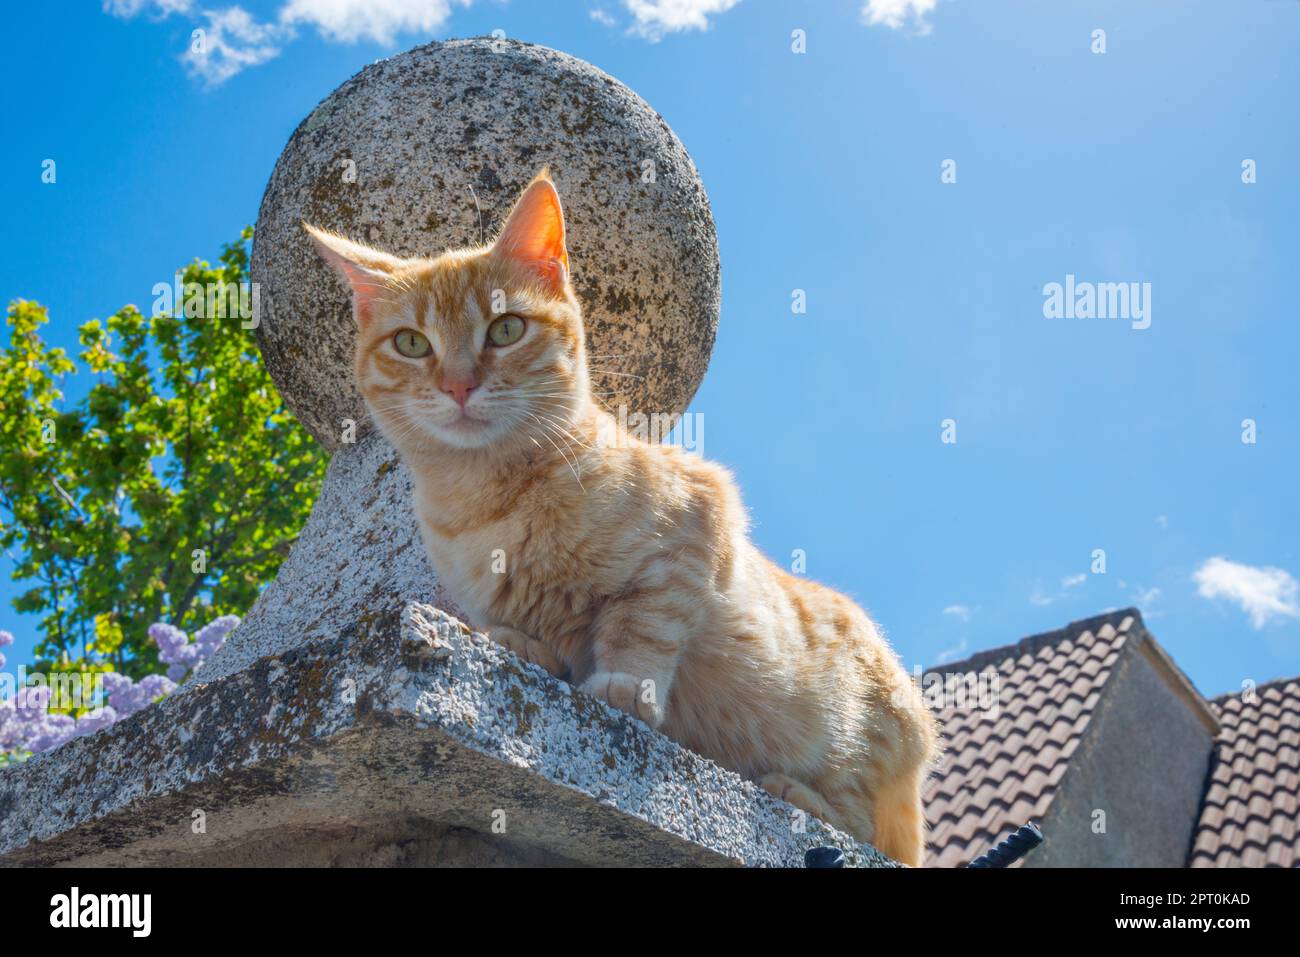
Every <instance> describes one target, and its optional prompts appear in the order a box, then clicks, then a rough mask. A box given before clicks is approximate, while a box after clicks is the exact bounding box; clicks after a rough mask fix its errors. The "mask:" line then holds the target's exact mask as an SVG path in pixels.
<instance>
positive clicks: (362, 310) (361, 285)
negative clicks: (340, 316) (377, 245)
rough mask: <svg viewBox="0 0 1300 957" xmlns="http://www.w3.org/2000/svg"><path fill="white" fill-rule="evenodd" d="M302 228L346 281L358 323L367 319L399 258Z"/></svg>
mask: <svg viewBox="0 0 1300 957" xmlns="http://www.w3.org/2000/svg"><path fill="white" fill-rule="evenodd" d="M302 228H303V229H305V230H307V235H309V236H311V238H312V241H313V242H315V244H316V251H317V252H318V253H320V255H321V258H322V259H324V260H325V261H326V262H327V263H329V264H330V266H332V267H333V269H334V271H335V272H337V273H338V274H339V275H340V276H342V277H343V278H344V279H346V280H347V281H348V285H349V286H350V287H351V289H352V312H353V315H355V316H356V320H357V323H358V324H359V325H360V324H364V323H366V322H369V321H370V317H371V315H372V314H373V311H374V304H375V301H376V300H377V299H379V298H380V297H381V296H382V295H383V292H384V290H385V289H387V288H389V286H388V282H387V280H388V277H389V276H391V275H392V274H393V273H394V272H396V271H397V269H398V268H399V267H400V266H401V265H402V260H400V259H398V258H397V257H396V256H390V255H389V254H388V253H383V252H380V251H379V250H378V249H371V248H370V247H369V246H363V245H362V244H361V243H354V242H353V241H352V240H350V239H345V238H343V237H342V236H339V235H336V234H335V233H328V232H326V231H325V230H323V229H317V228H316V227H315V226H311V225H309V224H307V223H303V224H302Z"/></svg>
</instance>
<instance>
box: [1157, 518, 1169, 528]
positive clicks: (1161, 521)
mask: <svg viewBox="0 0 1300 957" xmlns="http://www.w3.org/2000/svg"><path fill="white" fill-rule="evenodd" d="M1156 524H1157V525H1159V526H1160V527H1161V528H1168V527H1169V516H1168V515H1157V516H1156Z"/></svg>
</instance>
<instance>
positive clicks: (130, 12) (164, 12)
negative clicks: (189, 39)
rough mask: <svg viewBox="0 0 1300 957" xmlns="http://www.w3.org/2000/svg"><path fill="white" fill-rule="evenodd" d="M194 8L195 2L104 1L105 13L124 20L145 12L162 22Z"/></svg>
mask: <svg viewBox="0 0 1300 957" xmlns="http://www.w3.org/2000/svg"><path fill="white" fill-rule="evenodd" d="M192 6H193V0H104V12H105V13H108V14H111V15H112V16H115V17H121V18H122V19H124V20H130V19H131V18H132V17H134V16H136V15H137V14H139V13H141V12H142V11H144V10H148V11H149V14H150V15H151V16H154V17H157V18H158V19H160V20H162V19H166V18H167V17H169V16H171V15H172V14H173V13H189V11H190V7H192Z"/></svg>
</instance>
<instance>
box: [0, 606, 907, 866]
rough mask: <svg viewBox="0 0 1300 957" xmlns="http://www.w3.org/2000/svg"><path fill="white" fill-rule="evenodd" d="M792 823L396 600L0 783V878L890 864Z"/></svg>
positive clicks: (745, 785) (691, 761) (735, 783)
mask: <svg viewBox="0 0 1300 957" xmlns="http://www.w3.org/2000/svg"><path fill="white" fill-rule="evenodd" d="M802 820H803V816H802V814H800V813H799V812H796V811H795V810H794V809H793V808H791V807H790V806H789V805H786V804H783V803H781V802H778V801H776V800H774V799H773V798H772V797H770V796H769V795H768V794H766V793H765V792H764V791H762V790H761V789H760V788H758V787H757V786H756V785H754V784H752V783H749V782H745V781H742V780H741V779H740V778H739V777H737V776H736V775H734V774H732V773H730V772H728V771H724V770H722V769H721V768H719V767H718V766H717V765H715V764H713V763H712V762H710V761H707V760H705V759H703V758H701V757H699V756H698V755H695V754H692V753H691V752H689V751H686V750H684V749H682V748H681V747H679V746H678V745H676V744H674V743H673V742H672V741H670V740H668V739H667V738H665V737H664V736H663V735H660V734H658V733H657V732H655V731H652V730H651V729H650V728H649V727H648V726H646V725H645V724H642V723H641V722H639V721H637V720H635V719H633V718H631V717H629V716H627V715H625V714H623V713H621V712H618V711H614V710H611V709H610V708H609V707H607V706H606V705H605V704H604V703H602V702H600V701H598V700H596V699H594V698H591V697H588V696H586V695H583V694H581V693H579V692H577V691H576V690H575V689H573V688H571V687H570V686H568V685H567V684H564V683H563V682H560V681H558V680H556V679H555V678H552V677H551V676H550V675H548V674H546V673H545V672H544V671H542V670H540V669H538V668H536V667H534V666H532V665H527V664H524V663H522V662H520V661H519V660H518V659H517V658H515V657H514V656H513V655H511V654H510V653H509V652H507V651H505V650H504V649H502V648H500V647H498V646H496V645H494V644H492V643H491V642H490V641H488V640H487V639H486V638H484V637H483V636H481V635H477V634H473V633H471V632H470V630H469V629H468V628H467V627H465V626H464V625H462V624H461V623H460V622H458V621H457V620H456V619H454V618H451V617H449V616H448V615H446V614H445V613H443V612H440V611H438V610H436V609H434V608H432V607H430V606H427V605H418V604H413V605H410V606H408V607H407V608H405V609H404V610H403V611H402V612H400V613H397V614H393V613H385V614H381V615H376V616H372V617H361V618H357V619H353V621H352V623H351V624H350V625H349V626H348V627H347V628H346V629H344V630H343V631H342V632H341V633H339V634H337V635H336V636H334V637H333V638H329V639H324V638H322V639H319V640H317V641H314V642H312V643H310V644H306V645H302V646H299V647H296V648H293V649H292V650H289V651H286V652H285V653H283V654H279V655H272V656H268V657H264V658H261V659H259V660H257V661H256V662H253V663H252V664H250V665H248V666H247V667H244V668H242V669H240V670H238V671H237V672H235V673H232V674H228V675H225V676H222V677H219V678H216V679H215V680H211V679H209V680H207V681H205V682H204V683H202V684H199V685H196V686H194V687H193V688H190V689H189V690H188V691H187V693H185V694H180V695H174V696H172V697H171V698H168V699H166V700H165V701H163V702H161V703H160V704H158V705H155V706H153V707H150V708H147V709H145V710H144V711H142V712H140V713H139V714H137V715H134V716H132V717H131V718H129V719H127V720H126V721H123V722H121V723H119V724H118V725H115V726H113V727H111V728H108V729H105V730H104V731H101V732H99V733H97V734H94V735H91V736H89V737H86V738H79V739H76V740H73V741H71V742H69V743H68V744H66V745H64V746H63V747H60V748H58V749H56V750H54V751H52V752H50V753H48V754H43V755H39V756H37V757H35V758H33V759H31V760H30V761H28V762H26V763H25V764H23V765H21V766H19V767H16V768H12V769H10V770H8V771H6V772H4V773H3V774H0V864H4V865H23V864H28V865H31V864H35V865H47V866H48V865H92V864H93V865H139V864H172V865H180V864H190V865H224V864H256V865H321V864H335V865H349V864H370V865H373V864H389V865H411V864H487V865H494V864H502V865H504V864H541V865H545V864H559V863H578V864H590V865H602V864H632V865H728V864H747V865H758V866H773V865H775V866H781V865H786V866H799V865H800V864H801V863H802V859H803V853H804V850H805V849H806V848H807V847H810V846H813V845H818V844H834V845H837V846H839V847H841V848H843V849H844V850H845V851H846V854H847V856H848V857H849V859H850V863H851V864H857V865H860V866H862V865H865V866H889V865H890V864H891V862H889V861H888V860H887V859H885V858H883V857H882V856H881V855H879V853H878V852H876V851H875V850H874V849H872V848H869V847H867V846H865V845H859V844H856V843H855V842H854V841H853V840H852V839H851V838H849V837H847V836H845V835H843V834H840V833H838V832H835V831H833V830H832V829H830V828H828V827H826V826H824V825H822V824H820V823H819V822H816V821H808V822H807V824H806V833H803V832H801V828H800V823H801V822H802ZM196 821H202V823H203V828H202V829H198V828H196V826H195V822H196ZM502 828H503V830H502ZM196 830H199V831H200V832H199V833H196Z"/></svg>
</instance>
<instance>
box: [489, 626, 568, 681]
mask: <svg viewBox="0 0 1300 957" xmlns="http://www.w3.org/2000/svg"><path fill="white" fill-rule="evenodd" d="M488 637H489V638H491V639H492V640H493V641H495V642H496V643H497V644H499V645H504V646H505V647H507V648H509V649H510V650H511V651H513V652H514V653H515V654H516V655H518V656H519V657H520V658H522V659H524V661H527V662H528V663H529V664H534V665H537V666H538V667H539V668H545V669H546V670H547V671H549V672H550V673H551V674H553V675H555V677H557V678H559V677H561V676H562V675H563V674H564V673H565V670H566V669H565V667H564V665H563V664H561V663H560V659H559V658H557V657H555V652H553V651H551V649H550V648H549V647H548V646H547V645H546V644H544V643H543V642H540V641H538V640H537V639H536V638H529V637H528V636H527V635H525V634H524V633H523V632H522V631H515V629H513V628H493V629H492V630H491V631H489V632H488Z"/></svg>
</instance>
